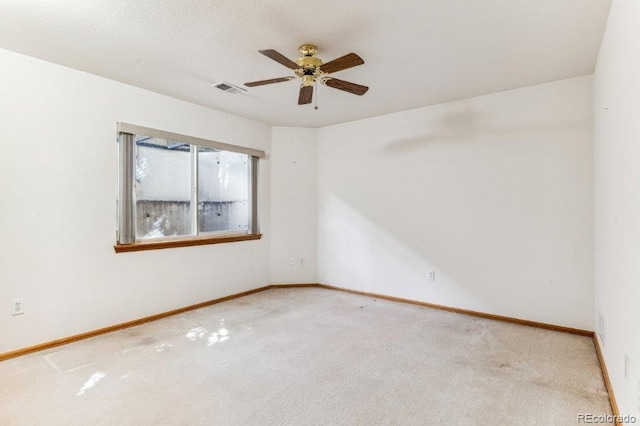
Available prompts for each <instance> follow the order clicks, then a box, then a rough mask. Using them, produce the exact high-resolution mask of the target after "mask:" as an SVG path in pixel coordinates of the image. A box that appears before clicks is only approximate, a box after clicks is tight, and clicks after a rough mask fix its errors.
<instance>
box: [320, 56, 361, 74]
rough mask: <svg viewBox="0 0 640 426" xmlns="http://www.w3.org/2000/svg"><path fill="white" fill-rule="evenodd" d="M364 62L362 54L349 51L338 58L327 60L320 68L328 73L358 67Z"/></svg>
mask: <svg viewBox="0 0 640 426" xmlns="http://www.w3.org/2000/svg"><path fill="white" fill-rule="evenodd" d="M362 64H364V61H363V60H362V58H361V57H360V56H358V55H356V54H355V53H348V54H346V55H344V56H341V57H340V58H338V59H334V60H333V61H329V62H327V63H326V64H324V65H322V66H321V67H320V69H321V70H322V71H323V72H326V73H327V74H331V73H332V72H337V71H342V70H346V69H347V68H352V67H356V66H358V65H362Z"/></svg>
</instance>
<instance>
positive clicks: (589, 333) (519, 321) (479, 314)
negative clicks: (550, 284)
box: [317, 284, 593, 337]
mask: <svg viewBox="0 0 640 426" xmlns="http://www.w3.org/2000/svg"><path fill="white" fill-rule="evenodd" d="M317 286H318V287H321V288H326V289H329V290H338V291H344V292H346V293H353V294H359V295H362V296H369V297H375V298H377V299H384V300H391V301H394V302H401V303H408V304H410V305H418V306H424V307H426V308H431V309H438V310H441V311H448V312H454V313H457V314H464V315H472V316H475V317H480V318H486V319H490V320H495V321H503V322H510V323H513V324H519V325H526V326H529V327H537V328H544V329H547V330H553V331H560V332H563V333H571V334H578V335H580V336H587V337H592V336H593V331H589V330H581V329H579V328H571V327H564V326H561V325H554V324H546V323H543V322H537V321H529V320H525V319H520V318H512V317H506V316H502V315H495V314H488V313H486V312H478V311H472V310H469V309H462V308H454V307H451V306H445V305H437V304H435V303H429V302H421V301H418V300H413V299H404V298H402V297H395V296H387V295H385V294H378V293H369V292H366V291H359V290H351V289H348V288H342V287H335V286H332V285H328V284H318V285H317Z"/></svg>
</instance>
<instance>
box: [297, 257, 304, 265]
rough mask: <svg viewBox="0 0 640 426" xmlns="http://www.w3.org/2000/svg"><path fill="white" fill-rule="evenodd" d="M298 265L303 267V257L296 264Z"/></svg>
mask: <svg viewBox="0 0 640 426" xmlns="http://www.w3.org/2000/svg"><path fill="white" fill-rule="evenodd" d="M298 265H300V266H304V257H301V258H300V261H299V262H298Z"/></svg>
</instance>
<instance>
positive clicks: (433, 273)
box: [427, 269, 436, 281]
mask: <svg viewBox="0 0 640 426" xmlns="http://www.w3.org/2000/svg"><path fill="white" fill-rule="evenodd" d="M427 279H428V280H429V281H435V280H436V271H434V270H433V269H432V270H431V271H429V274H428V275H427Z"/></svg>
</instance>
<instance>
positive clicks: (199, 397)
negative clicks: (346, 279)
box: [0, 288, 611, 425]
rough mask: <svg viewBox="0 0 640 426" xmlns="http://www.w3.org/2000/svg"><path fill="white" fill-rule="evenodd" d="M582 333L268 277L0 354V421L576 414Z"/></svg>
mask: <svg viewBox="0 0 640 426" xmlns="http://www.w3.org/2000/svg"><path fill="white" fill-rule="evenodd" d="M581 412H584V413H598V414H600V413H611V408H610V406H609V401H608V397H607V394H606V391H605V388H604V383H603V380H602V374H601V371H600V367H599V364H598V360H597V357H596V353H595V350H594V347H593V343H592V341H591V339H589V338H587V337H581V336H574V335H569V334H564V333H558V332H553V331H547V330H541V329H536V328H531V327H525V326H518V325H512V324H506V323H501V322H496V321H490V320H485V319H479V318H475V317H471V316H466V315H460V314H453V313H448V312H442V311H437V310H431V309H428V308H422V307H418V306H411V305H406V304H401V303H396V302H390V301H384V300H376V299H372V298H368V297H363V296H356V295H352V294H347V293H342V292H336V291H331V290H324V289H317V288H308V289H279V290H269V291H266V292H262V293H258V294H254V295H251V296H248V297H244V298H241V299H236V300H232V301H229V302H225V303H221V304H218V305H214V306H211V307H208V308H203V309H200V310H197V311H191V312H189V313H185V314H182V315H179V316H174V317H171V318H167V319H164V320H160V321H156V322H154V323H149V324H146V325H142V326H138V327H135V328H130V329H126V330H122V331H120V332H116V333H111V334H107V335H103V336H100V337H96V338H93V339H89V340H85V341H82V342H77V343H74V344H70V345H67V346H63V347H59V348H54V349H50V350H47V351H43V352H39V353H35V354H32V355H28V356H24V357H21V358H15V359H11V360H8V361H4V362H0V424H1V425H72V424H73V425H76V424H77V425H89V424H105V425H112V424H117V425H150V424H154V425H155V424H180V425H193V424H206V425H342V424H354V425H377V424H383V425H396V424H400V425H412V424H415V425H444V424H446V425H507V424H508V425H575V424H576V423H577V422H576V415H577V413H581Z"/></svg>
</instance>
